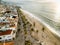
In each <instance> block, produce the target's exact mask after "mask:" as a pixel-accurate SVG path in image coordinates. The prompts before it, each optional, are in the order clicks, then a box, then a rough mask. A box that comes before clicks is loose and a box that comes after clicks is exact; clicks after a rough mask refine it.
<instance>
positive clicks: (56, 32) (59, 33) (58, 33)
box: [21, 9, 60, 37]
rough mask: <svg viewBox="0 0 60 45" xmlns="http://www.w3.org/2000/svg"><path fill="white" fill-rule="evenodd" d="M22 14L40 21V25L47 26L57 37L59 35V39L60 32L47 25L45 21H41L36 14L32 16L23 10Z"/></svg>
mask: <svg viewBox="0 0 60 45" xmlns="http://www.w3.org/2000/svg"><path fill="white" fill-rule="evenodd" d="M21 10H22V9H21ZM22 12H23V13H26V14H28V16H30V17H33V18H35V19H36V20H38V21H39V22H40V23H42V24H43V25H45V26H46V27H47V28H49V29H50V31H51V32H52V33H54V34H55V35H57V36H58V37H60V31H59V30H56V29H54V28H52V27H51V26H50V25H49V24H46V23H45V22H44V21H43V20H41V18H38V17H36V16H35V15H34V14H32V13H30V12H28V11H26V10H22Z"/></svg>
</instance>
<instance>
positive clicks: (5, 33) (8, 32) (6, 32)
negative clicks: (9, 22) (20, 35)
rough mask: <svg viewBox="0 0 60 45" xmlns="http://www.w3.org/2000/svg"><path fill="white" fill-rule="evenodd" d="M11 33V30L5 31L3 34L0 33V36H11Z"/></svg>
mask: <svg viewBox="0 0 60 45" xmlns="http://www.w3.org/2000/svg"><path fill="white" fill-rule="evenodd" d="M11 32H12V30H6V31H3V32H0V36H2V35H8V34H11Z"/></svg>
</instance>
